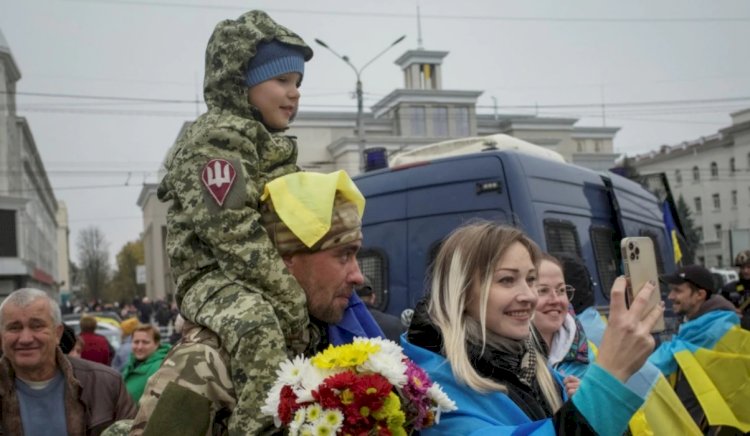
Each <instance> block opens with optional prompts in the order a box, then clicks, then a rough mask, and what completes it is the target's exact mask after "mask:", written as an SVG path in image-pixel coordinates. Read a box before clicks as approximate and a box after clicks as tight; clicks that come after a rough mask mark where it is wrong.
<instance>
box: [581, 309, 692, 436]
mask: <svg viewBox="0 0 750 436" xmlns="http://www.w3.org/2000/svg"><path fill="white" fill-rule="evenodd" d="M578 318H579V321H581V324H582V325H583V328H584V330H585V332H586V335H587V336H588V337H589V340H590V341H591V342H592V343H593V348H594V350H596V349H597V347H598V346H599V345H600V344H601V340H602V337H603V336H604V330H605V329H606V328H607V322H606V321H605V319H604V318H603V317H602V316H601V314H600V313H599V311H597V310H596V309H595V308H593V307H590V308H587V309H586V310H584V311H583V312H581V313H580V314H579V316H578ZM597 354H598V353H597ZM625 385H626V386H627V387H628V388H629V389H630V390H631V391H632V392H634V393H635V394H637V395H639V396H641V397H642V398H644V399H645V402H644V403H643V406H641V408H640V409H638V411H637V412H636V413H635V415H633V417H632V418H631V420H630V422H629V428H630V432H631V433H632V434H633V435H635V436H652V435H662V434H680V435H695V436H698V435H701V434H703V433H702V432H701V431H700V429H699V428H698V426H697V425H696V424H695V422H694V421H693V419H692V418H691V417H690V414H689V413H688V411H687V410H686V409H685V406H684V405H683V404H682V402H681V401H680V399H679V397H678V396H677V394H676V393H675V391H674V390H673V389H672V386H671V385H670V384H669V382H668V381H667V379H666V378H665V377H664V376H663V375H662V374H661V372H660V371H659V369H658V368H657V367H656V366H654V365H653V364H651V363H649V362H646V363H645V364H644V365H643V367H642V368H641V369H640V370H639V371H638V372H636V373H635V374H633V376H631V377H630V379H628V381H627V383H626V384H625Z"/></svg>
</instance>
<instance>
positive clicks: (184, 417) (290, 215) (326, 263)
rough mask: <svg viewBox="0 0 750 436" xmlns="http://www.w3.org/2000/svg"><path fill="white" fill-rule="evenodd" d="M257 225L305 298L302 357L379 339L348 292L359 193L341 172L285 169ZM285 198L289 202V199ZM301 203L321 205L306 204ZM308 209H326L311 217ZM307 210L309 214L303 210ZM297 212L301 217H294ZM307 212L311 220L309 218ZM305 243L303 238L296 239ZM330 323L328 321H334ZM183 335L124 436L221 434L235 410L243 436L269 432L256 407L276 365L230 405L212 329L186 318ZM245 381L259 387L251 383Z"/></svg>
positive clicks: (354, 273) (231, 389)
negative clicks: (248, 398) (251, 393)
mask: <svg viewBox="0 0 750 436" xmlns="http://www.w3.org/2000/svg"><path fill="white" fill-rule="evenodd" d="M267 192H268V196H267V197H266V200H265V203H264V204H265V205H266V207H264V208H263V218H262V222H263V225H264V226H265V228H266V230H267V231H268V234H269V235H270V236H271V239H272V241H273V242H274V244H275V245H276V247H278V252H279V254H280V255H281V257H282V258H283V260H284V262H285V264H286V265H287V266H288V268H289V270H290V272H291V273H292V274H293V276H294V277H295V278H296V279H297V280H299V282H300V283H301V284H302V287H303V289H304V291H305V294H306V296H307V307H308V310H309V313H310V318H311V321H312V323H313V330H312V331H313V332H314V333H315V334H314V337H315V339H316V340H315V341H314V342H315V344H316V345H315V346H312V347H310V349H308V350H307V351H306V353H305V354H307V355H308V356H309V355H312V354H314V353H315V352H317V351H319V350H321V349H323V348H325V347H326V346H327V345H328V344H329V343H332V344H334V345H337V344H340V343H343V342H346V341H349V340H351V338H352V337H353V336H365V337H374V336H381V337H382V336H383V333H382V332H381V331H380V329H379V328H378V327H377V324H376V323H375V320H373V319H372V317H371V316H370V315H369V312H367V308H366V306H365V305H364V303H363V302H362V301H361V300H359V298H358V297H356V295H355V294H354V288H355V287H357V286H360V285H362V283H363V282H364V278H363V276H362V273H361V271H360V270H359V265H358V263H357V260H356V254H357V251H358V250H359V247H360V246H361V240H362V231H361V221H360V215H361V211H362V209H363V208H364V198H363V197H362V195H361V194H360V193H359V191H358V190H357V188H356V186H354V183H353V182H352V181H351V179H349V177H348V176H346V173H344V172H343V171H339V172H336V173H332V174H328V175H322V174H316V173H296V174H291V175H288V176H285V177H282V178H280V179H277V180H276V181H274V182H271V183H270V184H269V185H268V186H267ZM290 200H291V201H290ZM303 204H307V205H315V204H320V205H325V206H326V207H318V208H316V207H314V206H311V208H310V209H305V208H304V207H301V206H302V205H303ZM312 209H319V210H322V211H326V210H327V211H329V212H328V213H324V215H323V216H314V217H313V215H314V213H312V212H310V210H312ZM308 212H310V213H308ZM300 216H304V217H306V218H307V219H302V220H300V219H299V217H300ZM311 217H313V218H312V219H311ZM303 240H304V241H307V242H303ZM334 324H335V325H334ZM184 332H185V333H184V336H183V339H182V341H181V342H179V343H178V344H177V345H176V346H175V347H174V348H173V349H172V350H171V351H170V353H169V354H168V355H167V358H166V360H165V361H164V363H163V364H162V367H161V368H160V369H159V371H157V372H156V374H155V375H154V376H153V377H152V378H151V379H150V380H149V382H148V384H147V386H146V389H145V391H144V394H143V397H141V401H140V404H139V407H140V409H139V411H138V416H137V417H136V419H135V422H134V423H133V426H132V430H130V434H131V435H141V434H154V435H158V434H180V435H181V436H187V435H204V434H206V435H222V434H226V433H231V431H228V429H227V423H228V422H231V419H230V417H231V416H232V415H234V414H237V413H238V412H239V409H240V407H246V408H248V409H247V410H245V411H244V412H245V413H242V416H243V420H242V426H243V427H242V428H243V429H246V434H258V433H264V432H266V431H269V430H273V423H272V421H271V420H270V418H268V417H262V416H261V414H260V413H259V409H260V407H261V406H262V404H263V403H264V401H265V396H266V393H267V391H268V390H269V389H270V387H271V384H272V383H273V381H274V379H275V371H276V369H277V368H278V364H277V363H274V361H273V359H269V361H268V363H267V364H263V365H262V366H259V367H257V368H256V371H257V372H263V373H264V374H265V373H267V374H270V375H269V376H268V377H264V378H263V379H264V380H265V379H266V378H269V379H270V381H269V383H268V384H266V385H262V386H260V388H262V389H260V391H262V392H259V395H258V396H257V401H256V402H255V403H252V404H251V403H244V404H242V405H240V404H239V403H238V402H237V398H238V394H237V392H238V391H239V390H241V387H240V389H238V385H237V384H236V382H234V381H233V380H232V378H231V363H230V362H231V356H230V355H229V354H228V353H227V351H226V349H225V347H222V346H221V345H222V344H221V340H220V338H219V337H218V335H216V334H215V333H214V332H212V331H211V330H209V329H207V328H205V327H202V326H199V325H196V324H193V323H190V322H188V321H186V322H185V327H184ZM254 352H255V354H256V355H257V357H256V362H263V361H264V360H265V359H267V358H269V356H271V357H272V356H273V354H272V353H274V351H273V349H272V348H269V347H259V348H257V349H255V350H254ZM247 383H254V384H258V382H257V378H256V380H252V381H251V380H248V381H247ZM129 427H130V423H129V422H122V423H118V424H117V426H116V427H112V428H110V429H109V430H108V433H107V434H108V435H109V436H112V435H124V434H127V432H128V430H129Z"/></svg>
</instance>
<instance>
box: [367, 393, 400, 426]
mask: <svg viewBox="0 0 750 436" xmlns="http://www.w3.org/2000/svg"><path fill="white" fill-rule="evenodd" d="M397 414H401V415H402V416H403V414H404V412H402V411H401V399H400V398H399V397H398V395H396V394H394V393H393V392H390V393H389V394H388V396H387V397H385V401H383V406H382V407H381V408H380V409H378V410H375V411H373V412H372V416H373V418H375V419H377V420H378V421H382V420H388V421H390V417H391V416H393V415H397ZM404 419H405V418H404Z"/></svg>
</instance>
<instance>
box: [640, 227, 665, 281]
mask: <svg viewBox="0 0 750 436" xmlns="http://www.w3.org/2000/svg"><path fill="white" fill-rule="evenodd" d="M641 236H648V237H649V238H651V242H653V243H654V251H655V252H656V268H657V269H658V270H659V274H664V259H662V258H661V250H660V249H659V247H661V242H659V237H658V236H657V234H656V232H654V231H652V230H641Z"/></svg>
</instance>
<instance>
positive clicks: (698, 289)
mask: <svg viewBox="0 0 750 436" xmlns="http://www.w3.org/2000/svg"><path fill="white" fill-rule="evenodd" d="M661 280H662V281H663V282H664V283H666V284H667V285H669V295H668V296H667V298H668V299H669V301H670V302H671V303H672V310H673V311H674V312H675V313H676V314H677V315H680V316H682V317H684V322H683V323H682V324H681V325H680V328H679V330H678V331H677V334H676V335H675V336H674V337H673V338H672V340H671V341H668V342H663V343H662V344H661V345H660V346H659V347H658V348H657V349H656V350H655V351H654V352H653V354H652V355H651V356H650V357H649V362H651V363H653V364H654V365H656V366H657V367H658V368H659V369H660V370H661V372H662V373H663V374H664V375H665V376H667V377H669V376H672V375H674V377H673V380H675V382H674V389H675V391H676V392H677V396H678V397H680V400H682V403H683V404H684V405H685V408H686V409H688V411H689V412H690V415H691V416H692V417H693V419H694V420H695V422H696V423H697V424H698V425H701V424H702V423H703V420H704V413H703V410H702V409H701V405H700V403H699V402H698V400H697V398H696V396H695V394H694V393H693V391H692V389H691V388H690V385H689V383H688V382H687V380H685V378H684V377H683V375H682V372H681V370H680V367H679V365H678V362H677V360H676V359H675V357H674V356H675V354H676V353H678V352H681V351H683V350H690V351H696V350H697V349H699V348H707V349H713V347H714V346H715V345H716V343H717V342H718V341H719V340H720V339H721V338H722V336H724V334H725V333H726V332H727V331H728V330H729V329H730V328H732V327H734V326H735V325H737V324H739V317H738V316H737V314H736V313H735V310H734V306H733V305H732V303H730V302H729V301H727V299H725V298H724V297H722V296H721V295H718V294H715V285H714V280H713V276H712V275H711V272H710V271H709V270H708V269H706V268H704V267H702V266H700V265H688V266H683V267H681V268H679V269H678V270H677V271H676V272H675V273H674V274H669V275H664V276H662V277H661Z"/></svg>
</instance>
